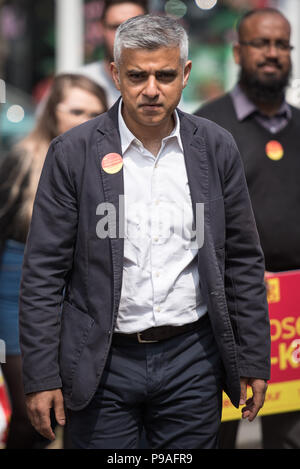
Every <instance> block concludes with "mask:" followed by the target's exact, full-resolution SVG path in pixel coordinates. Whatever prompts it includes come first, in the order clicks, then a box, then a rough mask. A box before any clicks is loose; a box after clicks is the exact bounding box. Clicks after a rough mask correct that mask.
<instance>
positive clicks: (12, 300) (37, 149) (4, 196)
mask: <svg viewBox="0 0 300 469" xmlns="http://www.w3.org/2000/svg"><path fill="white" fill-rule="evenodd" d="M106 109H107V103H106V96H105V93H104V91H103V89H102V88H101V87H100V86H99V85H97V84H96V83H94V82H93V81H91V80H90V79H89V78H87V77H85V76H80V75H73V74H62V75H58V76H56V77H55V78H54V81H53V84H52V87H51V89H50V93H49V96H48V99H47V102H46V103H45V108H44V110H43V113H42V115H41V116H40V118H39V119H38V121H37V124H36V126H35V128H34V129H33V131H32V132H31V133H30V134H29V135H28V136H27V137H26V138H25V139H24V140H22V141H21V142H19V143H18V144H17V145H16V146H15V147H14V148H13V149H12V150H11V151H10V152H9V153H8V154H7V156H6V157H5V158H4V160H3V161H2V164H1V167H0V339H2V340H4V341H5V344H6V363H3V364H2V370H3V375H4V378H5V381H6V384H7V387H8V390H9V393H10V398H11V402H12V419H11V422H10V428H9V435H8V440H7V445H6V447H7V449H13V448H31V447H33V446H34V445H35V444H37V441H38V440H40V436H39V435H38V433H37V432H35V430H34V429H33V427H32V426H31V424H30V422H29V419H28V417H27V415H26V407H25V399H24V390H23V384H22V379H21V376H22V373H21V354H20V348H19V327H18V297H19V283H20V277H21V266H22V262H23V254H24V246H25V242H26V238H27V234H28V229H29V224H30V220H31V213H32V206H33V200H34V197H35V192H36V188H37V184H38V180H39V177H40V173H41V169H42V166H43V164H44V159H45V156H46V153H47V149H48V147H49V144H50V142H51V140H52V139H53V138H55V137H56V136H57V135H59V134H61V133H63V132H65V131H67V130H68V129H70V128H72V127H74V126H76V125H79V124H81V123H83V122H85V121H86V120H88V119H91V118H93V117H96V116H97V115H99V114H101V113H102V112H104V111H106ZM37 437H38V438H37Z"/></svg>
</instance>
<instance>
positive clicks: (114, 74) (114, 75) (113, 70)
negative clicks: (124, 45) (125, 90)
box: [110, 62, 120, 91]
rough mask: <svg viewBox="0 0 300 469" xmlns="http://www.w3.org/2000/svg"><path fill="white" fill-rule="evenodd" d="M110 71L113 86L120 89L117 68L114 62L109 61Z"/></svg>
mask: <svg viewBox="0 0 300 469" xmlns="http://www.w3.org/2000/svg"><path fill="white" fill-rule="evenodd" d="M110 72H111V76H112V78H113V80H114V83H115V86H116V88H117V90H119V91H120V76H119V70H118V67H117V65H116V63H115V62H111V64H110Z"/></svg>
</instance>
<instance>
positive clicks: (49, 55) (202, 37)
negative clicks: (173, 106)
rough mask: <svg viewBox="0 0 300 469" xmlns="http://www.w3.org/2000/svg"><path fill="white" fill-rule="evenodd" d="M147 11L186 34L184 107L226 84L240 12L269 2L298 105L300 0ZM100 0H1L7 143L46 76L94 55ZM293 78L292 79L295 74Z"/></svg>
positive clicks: (185, 1) (214, 2) (161, 5)
mask: <svg viewBox="0 0 300 469" xmlns="http://www.w3.org/2000/svg"><path fill="white" fill-rule="evenodd" d="M149 5H150V11H151V12H156V13H167V14H169V15H173V16H175V17H177V18H178V19H179V21H181V22H182V24H183V25H184V27H185V28H186V30H187V31H188V34H189V37H190V58H191V59H192V61H193V69H192V74H191V78H190V81H189V84H188V86H187V88H186V89H185V90H184V102H185V110H187V111H189V112H193V111H194V110H196V109H197V108H198V107H199V105H200V104H201V103H202V102H204V101H206V100H208V99H211V98H214V97H217V96H219V95H220V94H222V93H223V92H224V91H227V90H228V89H230V88H231V87H232V85H233V84H234V83H235V80H236V74H237V69H236V66H235V64H234V62H233V57H232V42H233V40H234V38H235V25H236V21H237V19H238V18H239V16H240V15H241V14H242V13H243V12H244V11H245V10H248V9H251V8H254V7H264V6H275V7H277V8H279V9H281V10H282V11H283V12H284V14H285V15H286V16H287V18H288V19H289V20H290V22H291V24H292V31H293V36H292V43H293V44H294V46H295V50H294V52H293V57H292V58H293V78H292V81H291V86H290V88H289V90H288V100H289V101H290V102H292V104H294V105H296V106H299V105H300V92H299V89H300V87H299V82H300V55H299V50H300V27H299V26H300V24H299V23H300V2H299V0H168V1H163V0H150V2H149ZM102 8H103V2H102V1H101V0H43V1H36V0H0V78H1V80H0V106H1V108H0V139H1V147H2V148H3V147H4V148H6V147H9V146H10V145H11V143H12V142H14V141H15V140H16V139H19V138H20V137H22V136H23V135H26V134H27V133H28V132H29V131H30V129H31V128H32V126H33V124H34V116H35V111H36V109H37V107H38V105H39V103H40V101H41V99H42V98H43V96H44V95H45V93H46V91H47V89H48V86H49V84H50V83H51V80H52V77H53V76H54V75H55V74H56V73H58V72H64V71H72V70H76V69H78V67H80V66H81V65H83V64H88V63H91V62H94V61H95V60H98V59H101V58H102V57H103V54H104V48H103V37H102V30H101V22H100V16H101V12H102ZM298 77H299V78H298Z"/></svg>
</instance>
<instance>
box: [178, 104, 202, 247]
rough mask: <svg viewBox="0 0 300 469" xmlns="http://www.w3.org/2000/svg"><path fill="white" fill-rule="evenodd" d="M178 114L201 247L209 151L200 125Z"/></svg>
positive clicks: (195, 227)
mask: <svg viewBox="0 0 300 469" xmlns="http://www.w3.org/2000/svg"><path fill="white" fill-rule="evenodd" d="M178 115H179V117H180V133H181V140H182V145H183V151H184V159H185V166H186V171H187V176H188V182H189V186H190V192H191V199H192V207H193V215H194V226H193V230H195V231H196V234H197V243H198V247H199V249H200V248H202V246H203V244H204V240H205V237H206V236H207V228H208V204H207V201H208V164H207V152H206V146H205V141H204V138H203V137H201V136H200V135H198V127H197V126H196V125H195V124H194V122H193V121H192V120H191V119H188V117H187V116H186V115H185V114H183V113H182V112H181V111H178ZM200 251H201V250H200ZM200 251H199V253H200ZM202 251H203V250H202Z"/></svg>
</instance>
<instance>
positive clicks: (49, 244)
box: [20, 102, 270, 410]
mask: <svg viewBox="0 0 300 469" xmlns="http://www.w3.org/2000/svg"><path fill="white" fill-rule="evenodd" d="M178 114H179V118H180V129H181V138H182V143H183V148H184V157H185V164H186V169H187V175H188V180H189V186H190V192H191V198H192V204H193V210H194V215H195V207H196V203H202V204H204V220H205V223H204V244H203V246H202V247H201V248H200V249H199V250H198V268H199V275H200V287H201V290H202V294H203V296H204V298H205V300H206V302H207V305H208V314H209V317H210V321H211V324H212V328H213V331H214V335H215V339H216V342H217V344H218V347H219V350H220V353H221V357H222V360H223V363H224V368H225V372H226V382H225V383H224V389H225V391H226V393H227V394H228V396H229V397H230V399H231V401H232V403H233V404H234V405H235V406H238V405H239V398H240V381H239V379H240V376H245V377H255V378H262V379H269V377H270V330H269V318H268V308H267V301H266V292H265V285H264V258H263V253H262V250H261V247H260V242H259V238H258V234H257V230H256V226H255V222H254V218H253V213H252V208H251V204H250V200H249V195H248V191H247V186H246V182H245V177H244V172H243V165H242V162H241V158H240V155H239V153H238V150H237V147H236V145H235V142H234V140H233V138H232V136H231V135H230V134H229V133H228V132H227V131H226V130H224V129H222V128H221V127H219V126H218V125H216V124H214V123H212V122H210V121H208V120H206V119H203V118H200V117H197V116H192V115H189V114H186V113H183V112H181V111H179V110H178ZM108 153H119V154H121V142H120V135H119V131H118V102H117V103H116V104H115V105H114V106H113V107H112V108H111V109H110V110H109V111H108V112H107V113H105V114H102V115H100V116H98V117H97V118H95V119H93V120H90V121H88V122H86V123H84V124H82V125H80V126H78V127H76V128H73V129H71V130H70V131H68V132H66V133H65V134H63V135H61V136H59V137H57V138H56V139H55V140H54V141H53V142H52V143H51V145H50V148H49V151H48V154H47V157H46V161H45V165H44V168H43V171H42V175H41V178H40V183H39V187H38V191H37V195H36V200H35V204H34V210H33V216H32V222H31V227H30V232H29V236H28V241H27V245H26V251H25V257H24V265H23V276H22V282H21V295H20V342H21V350H22V355H23V379H24V387H25V392H26V393H30V392H36V391H41V390H47V389H54V388H60V387H62V389H63V394H64V399H65V403H66V406H67V407H68V408H70V409H74V410H75V409H77V410H78V409H82V408H84V407H85V406H86V405H87V404H88V403H89V401H90V400H91V398H92V397H93V395H94V393H95V391H96V389H97V386H98V385H99V381H100V378H101V375H102V372H103V368H104V365H105V362H106V359H107V356H108V352H109V349H110V344H111V339H112V332H113V330H114V324H115V321H116V316H117V313H118V306H119V301H120V294H121V283H122V268H123V237H122V235H121V234H122V226H120V223H119V215H120V212H121V211H122V207H121V206H120V207H119V195H122V194H124V185H123V171H122V170H120V171H119V172H117V173H115V174H108V173H106V172H105V171H103V169H102V166H101V160H102V158H103V157H104V156H105V155H107V154H108ZM103 202H107V203H110V204H113V205H114V207H115V208H116V215H117V216H116V217H111V218H110V220H109V223H108V225H109V227H108V229H109V232H110V236H109V237H106V238H103V239H100V238H99V237H98V236H97V233H96V226H97V223H98V222H99V220H100V218H101V217H100V216H99V215H98V214H97V206H98V204H100V203H103ZM102 216H103V214H102Z"/></svg>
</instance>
